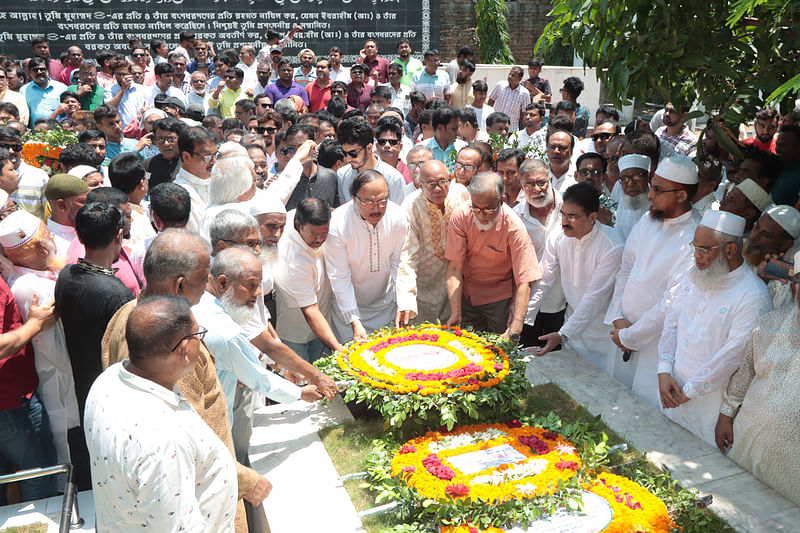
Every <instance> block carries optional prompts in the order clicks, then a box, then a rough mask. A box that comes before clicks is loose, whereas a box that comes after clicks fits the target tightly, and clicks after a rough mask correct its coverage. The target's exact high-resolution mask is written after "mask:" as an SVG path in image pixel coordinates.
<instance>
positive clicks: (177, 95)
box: [147, 85, 186, 107]
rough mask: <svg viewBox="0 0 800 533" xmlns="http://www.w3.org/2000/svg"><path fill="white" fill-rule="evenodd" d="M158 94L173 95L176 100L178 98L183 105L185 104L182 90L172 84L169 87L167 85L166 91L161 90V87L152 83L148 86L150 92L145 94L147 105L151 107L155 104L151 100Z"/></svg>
mask: <svg viewBox="0 0 800 533" xmlns="http://www.w3.org/2000/svg"><path fill="white" fill-rule="evenodd" d="M159 94H166V95H167V96H173V97H175V98H177V99H178V100H180V101H181V102H183V105H184V106H185V105H186V95H185V94H183V91H181V90H180V89H178V88H177V87H175V86H174V85H170V86H169V87H167V90H166V91H162V90H161V89H159V88H158V85H153V86H152V87H151V88H150V94H148V95H147V105H148V106H149V107H153V106H154V105H155V104H154V103H153V101H154V100H155V98H156V96H158V95H159Z"/></svg>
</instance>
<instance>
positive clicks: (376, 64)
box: [358, 56, 389, 83]
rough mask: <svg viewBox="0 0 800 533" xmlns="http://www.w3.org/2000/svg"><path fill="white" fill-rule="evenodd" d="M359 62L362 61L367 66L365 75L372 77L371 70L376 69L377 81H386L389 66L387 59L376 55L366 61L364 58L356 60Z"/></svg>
mask: <svg viewBox="0 0 800 533" xmlns="http://www.w3.org/2000/svg"><path fill="white" fill-rule="evenodd" d="M358 62H359V63H364V65H365V66H366V67H368V68H369V72H368V73H367V76H369V77H372V71H374V70H377V71H378V81H379V82H380V83H386V82H387V81H388V79H389V78H388V72H387V70H386V69H387V68H388V67H389V60H388V59H386V58H385V57H380V56H376V57H375V59H373V60H372V61H367V60H366V59H365V60H363V61H361V60H359V61H358Z"/></svg>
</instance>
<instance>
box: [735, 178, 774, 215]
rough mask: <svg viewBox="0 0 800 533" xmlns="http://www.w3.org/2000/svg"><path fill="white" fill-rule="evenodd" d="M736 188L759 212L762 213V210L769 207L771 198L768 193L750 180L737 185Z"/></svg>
mask: <svg viewBox="0 0 800 533" xmlns="http://www.w3.org/2000/svg"><path fill="white" fill-rule="evenodd" d="M736 188H737V189H739V190H740V191H742V194H744V195H745V197H746V198H747V199H748V200H750V202H752V204H753V205H754V206H756V209H758V210H759V211H764V209H766V208H767V207H769V205H770V204H771V203H772V198H770V196H769V193H768V192H767V191H765V190H764V189H763V188H762V187H761V185H759V184H758V183H756V182H755V181H753V180H752V179H750V178H747V179H746V180H744V181H743V182H741V183H740V184H738V185H737V186H736Z"/></svg>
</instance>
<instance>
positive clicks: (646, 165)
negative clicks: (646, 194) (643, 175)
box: [617, 154, 653, 172]
mask: <svg viewBox="0 0 800 533" xmlns="http://www.w3.org/2000/svg"><path fill="white" fill-rule="evenodd" d="M652 163H653V162H652V161H651V160H650V158H649V157H647V156H646V155H642V154H628V155H624V156H622V157H620V158H619V161H618V162H617V165H618V166H619V170H620V172H622V171H623V170H625V169H628V168H641V169H644V170H647V171H648V172H649V171H650V165H651V164H652Z"/></svg>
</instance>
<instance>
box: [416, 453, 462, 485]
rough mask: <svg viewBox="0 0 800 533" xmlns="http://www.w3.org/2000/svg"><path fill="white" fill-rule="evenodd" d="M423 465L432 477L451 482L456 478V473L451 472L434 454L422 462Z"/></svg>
mask: <svg viewBox="0 0 800 533" xmlns="http://www.w3.org/2000/svg"><path fill="white" fill-rule="evenodd" d="M422 465H423V466H424V467H425V470H427V471H428V472H429V473H430V474H431V475H433V476H436V477H438V478H439V479H444V480H446V481H450V480H451V479H453V478H454V477H456V473H455V472H453V471H452V470H450V469H449V468H448V467H446V466H445V465H443V464H442V461H441V459H439V457H438V456H437V455H436V454H435V453H432V454H430V455H429V456H428V457H426V458H425V459H423V460H422Z"/></svg>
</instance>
